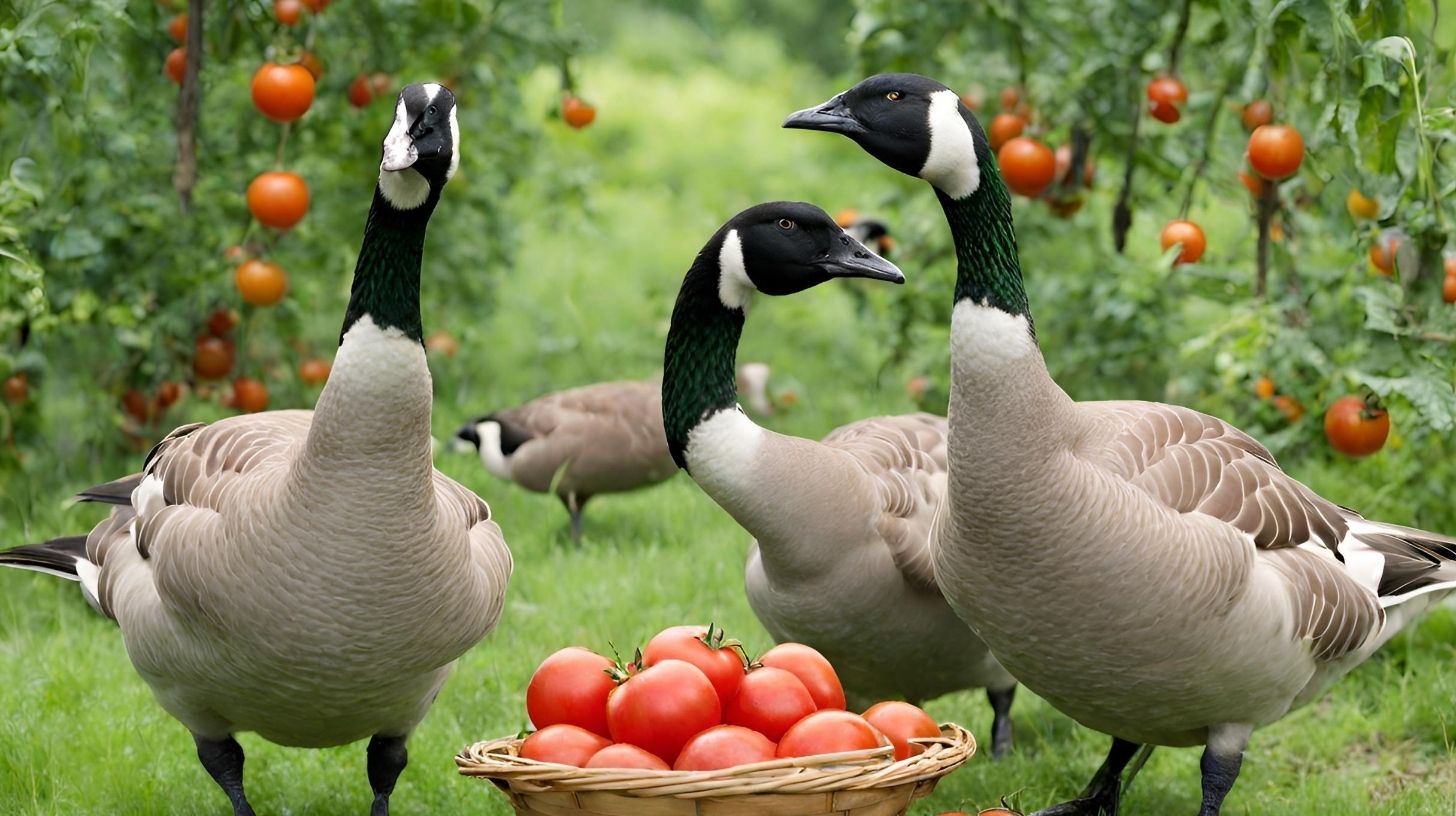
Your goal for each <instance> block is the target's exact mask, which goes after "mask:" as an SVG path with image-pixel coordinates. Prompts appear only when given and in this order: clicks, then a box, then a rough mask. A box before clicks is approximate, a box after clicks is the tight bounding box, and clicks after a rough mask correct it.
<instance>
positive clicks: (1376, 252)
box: [1370, 232, 1400, 275]
mask: <svg viewBox="0 0 1456 816" xmlns="http://www.w3.org/2000/svg"><path fill="white" fill-rule="evenodd" d="M1398 249H1400V236H1399V235H1396V234H1395V233H1390V232H1386V233H1381V234H1380V237H1378V238H1376V239H1375V243H1373V244H1371V245H1370V265H1371V266H1373V267H1375V269H1376V271H1378V272H1379V273H1380V274H1382V275H1390V274H1393V273H1394V272H1395V252H1396V250H1398Z"/></svg>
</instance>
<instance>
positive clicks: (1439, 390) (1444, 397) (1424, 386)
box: [1350, 370, 1456, 433]
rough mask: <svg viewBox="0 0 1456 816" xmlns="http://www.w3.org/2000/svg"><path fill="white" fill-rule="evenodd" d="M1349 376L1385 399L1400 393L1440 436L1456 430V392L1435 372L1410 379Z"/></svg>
mask: <svg viewBox="0 0 1456 816" xmlns="http://www.w3.org/2000/svg"><path fill="white" fill-rule="evenodd" d="M1350 376H1352V377H1354V378H1355V379H1356V380H1358V381H1359V382H1361V383H1363V384H1364V385H1365V386H1367V387H1368V388H1369V389H1370V390H1371V391H1374V392H1375V393H1377V394H1379V395H1380V396H1382V397H1386V396H1389V395H1390V394H1399V395H1401V396H1402V397H1405V398H1406V399H1407V400H1410V403H1411V404H1412V405H1414V406H1415V407H1416V410H1418V411H1420V412H1421V416H1422V417H1424V418H1425V420H1426V422H1427V423H1428V424H1429V425H1430V426H1431V429H1432V430H1434V431H1436V432H1437V433H1442V432H1445V431H1449V430H1451V429H1452V428H1456V390H1453V389H1452V388H1451V384H1450V383H1449V382H1446V381H1445V379H1444V377H1443V375H1442V374H1441V373H1440V372H1438V371H1435V370H1430V371H1427V372H1423V373H1420V374H1414V375H1411V376H1407V377H1379V376H1376V375H1374V374H1366V373H1364V372H1362V371H1355V372H1351V374H1350Z"/></svg>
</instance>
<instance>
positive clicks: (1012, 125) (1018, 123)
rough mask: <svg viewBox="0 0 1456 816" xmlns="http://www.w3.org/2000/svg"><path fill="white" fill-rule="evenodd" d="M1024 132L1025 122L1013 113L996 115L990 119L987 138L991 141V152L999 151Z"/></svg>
mask: <svg viewBox="0 0 1456 816" xmlns="http://www.w3.org/2000/svg"><path fill="white" fill-rule="evenodd" d="M1023 130H1026V120H1025V119H1022V118H1021V117H1020V116H1017V115H1016V114H1014V113H998V114H996V115H995V116H994V117H992V118H991V130H990V132H989V133H988V134H987V138H988V139H990V141H991V149H992V150H1000V149H1001V145H1004V144H1006V143H1007V142H1008V141H1010V140H1012V139H1014V138H1016V137H1017V136H1020V135H1021V132H1022V131H1023Z"/></svg>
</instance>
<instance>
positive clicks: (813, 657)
mask: <svg viewBox="0 0 1456 816" xmlns="http://www.w3.org/2000/svg"><path fill="white" fill-rule="evenodd" d="M758 662H760V663H762V664H763V665H765V666H772V667H774V668H776V669H783V670H784V671H786V672H789V673H790V674H792V675H794V676H795V677H797V678H799V682H801V683H803V684H804V688H806V689H808V691H809V696H810V697H813V698H814V707H815V708H844V686H843V685H841V684H840V682H839V675H838V674H836V673H835V671H834V667H833V666H831V665H830V664H829V659H828V658H826V657H825V656H824V655H822V654H820V653H819V651H818V650H817V649H814V648H813V647H810V646H805V645H804V644H802V643H780V644H779V645H777V646H775V647H773V648H772V649H769V650H768V651H766V652H764V653H763V656H762V657H760V658H759V659H758Z"/></svg>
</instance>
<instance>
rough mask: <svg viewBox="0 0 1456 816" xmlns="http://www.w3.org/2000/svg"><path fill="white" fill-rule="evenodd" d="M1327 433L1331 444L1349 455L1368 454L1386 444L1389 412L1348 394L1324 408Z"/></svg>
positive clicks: (1388, 434) (1388, 433)
mask: <svg viewBox="0 0 1456 816" xmlns="http://www.w3.org/2000/svg"><path fill="white" fill-rule="evenodd" d="M1325 436H1326V437H1327V438H1328V439H1329V440H1330V447H1332V448H1334V449H1335V450H1337V451H1339V452H1340V453H1343V454H1345V455H1346V456H1355V457H1360V456H1369V455H1370V454H1372V453H1374V452H1376V451H1378V450H1380V449H1381V448H1383V447H1385V439H1386V437H1388V436H1390V414H1388V413H1386V411H1385V409H1384V408H1380V407H1377V406H1375V405H1372V404H1370V403H1369V402H1367V401H1366V400H1363V399H1361V398H1360V397H1357V396H1355V395H1354V394H1347V395H1345V396H1343V397H1340V398H1339V399H1337V400H1335V401H1334V403H1333V404H1331V405H1330V409H1329V410H1328V411H1326V412H1325Z"/></svg>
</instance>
